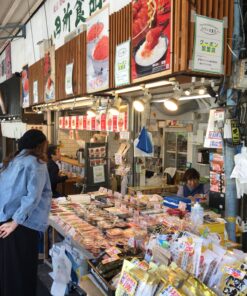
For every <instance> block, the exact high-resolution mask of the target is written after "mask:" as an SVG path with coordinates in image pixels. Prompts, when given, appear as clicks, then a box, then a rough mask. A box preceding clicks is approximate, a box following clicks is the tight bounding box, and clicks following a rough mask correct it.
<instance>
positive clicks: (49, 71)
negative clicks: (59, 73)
mask: <svg viewBox="0 0 247 296" xmlns="http://www.w3.org/2000/svg"><path fill="white" fill-rule="evenodd" d="M44 87H45V91H44V96H45V98H44V99H45V102H51V101H54V100H55V50H54V47H53V48H51V49H50V50H49V51H47V52H46V53H45V57H44Z"/></svg>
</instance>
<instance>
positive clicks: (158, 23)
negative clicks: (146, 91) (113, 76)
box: [132, 0, 172, 80]
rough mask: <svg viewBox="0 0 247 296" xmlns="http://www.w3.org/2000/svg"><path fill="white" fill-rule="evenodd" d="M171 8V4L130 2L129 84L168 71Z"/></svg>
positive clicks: (155, 0)
mask: <svg viewBox="0 0 247 296" xmlns="http://www.w3.org/2000/svg"><path fill="white" fill-rule="evenodd" d="M171 6H172V0H150V1H142V0H132V9H133V26H132V47H133V50H132V79H133V80H143V78H144V77H145V76H148V75H155V77H156V76H159V74H158V73H159V72H164V71H167V70H170V69H171V57H170V48H171V36H172V35H171V24H172V20H171V16H172V14H171V10H172V7H171ZM160 75H162V74H161V73H160Z"/></svg>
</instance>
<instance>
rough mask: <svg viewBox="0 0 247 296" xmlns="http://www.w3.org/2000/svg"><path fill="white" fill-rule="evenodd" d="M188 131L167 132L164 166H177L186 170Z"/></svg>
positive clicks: (180, 169) (181, 169)
mask: <svg viewBox="0 0 247 296" xmlns="http://www.w3.org/2000/svg"><path fill="white" fill-rule="evenodd" d="M187 150H188V133H186V132H176V131H174V132H165V151H164V153H165V158H164V159H165V163H164V168H168V167H175V168H177V170H178V171H185V170H186V164H187Z"/></svg>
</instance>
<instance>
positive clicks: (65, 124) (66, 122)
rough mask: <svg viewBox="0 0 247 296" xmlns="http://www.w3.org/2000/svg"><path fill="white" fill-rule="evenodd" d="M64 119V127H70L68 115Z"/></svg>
mask: <svg viewBox="0 0 247 296" xmlns="http://www.w3.org/2000/svg"><path fill="white" fill-rule="evenodd" d="M64 120H65V123H64V128H66V129H69V128H70V120H71V118H70V117H69V116H65V118H64Z"/></svg>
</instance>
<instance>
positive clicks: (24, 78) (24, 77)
mask: <svg viewBox="0 0 247 296" xmlns="http://www.w3.org/2000/svg"><path fill="white" fill-rule="evenodd" d="M21 85H22V108H28V107H29V106H30V100H29V73H28V65H26V66H24V67H23V69H22V72H21Z"/></svg>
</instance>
